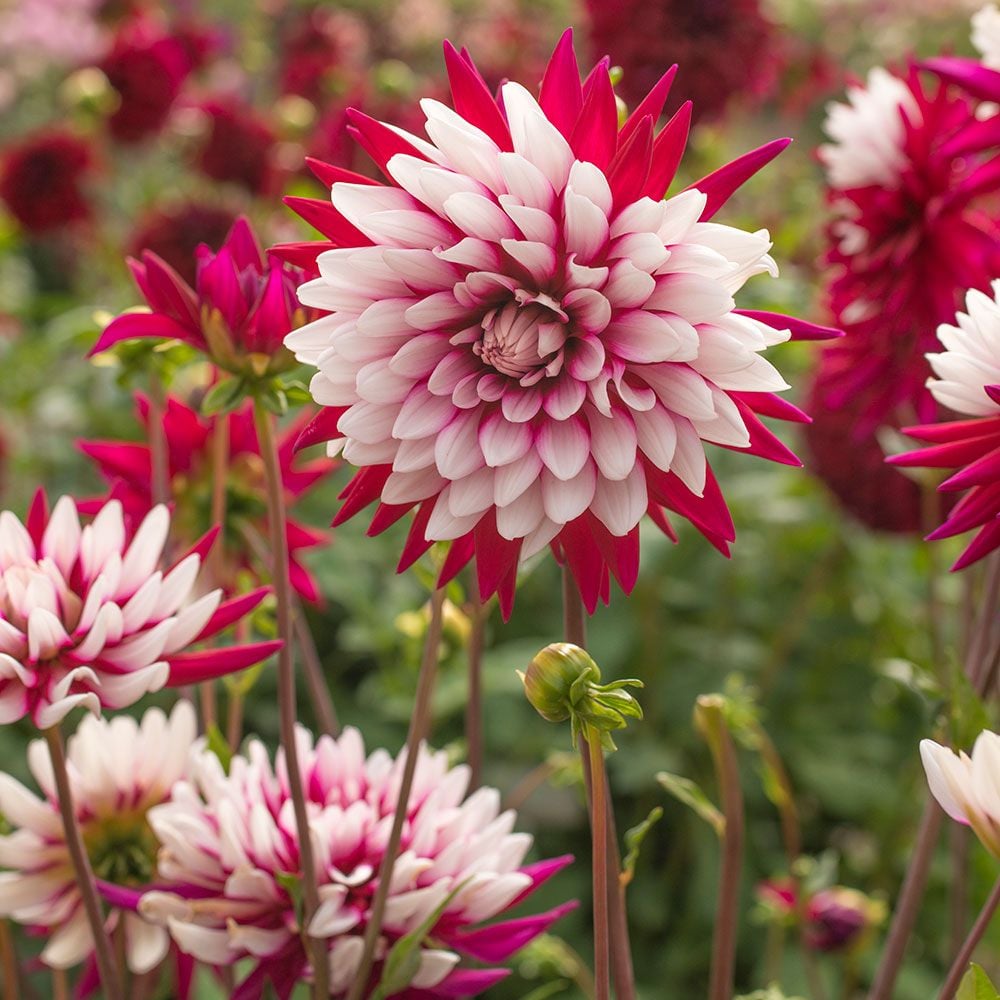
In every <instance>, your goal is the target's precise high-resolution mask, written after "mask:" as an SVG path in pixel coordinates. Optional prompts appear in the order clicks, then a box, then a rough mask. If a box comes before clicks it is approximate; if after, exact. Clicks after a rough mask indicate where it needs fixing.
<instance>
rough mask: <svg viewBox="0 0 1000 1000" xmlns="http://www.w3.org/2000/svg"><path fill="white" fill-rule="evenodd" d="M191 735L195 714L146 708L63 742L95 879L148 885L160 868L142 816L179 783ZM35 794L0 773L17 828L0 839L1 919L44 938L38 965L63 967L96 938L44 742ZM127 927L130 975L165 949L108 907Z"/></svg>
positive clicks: (5, 806)
mask: <svg viewBox="0 0 1000 1000" xmlns="http://www.w3.org/2000/svg"><path fill="white" fill-rule="evenodd" d="M196 736H197V726H196V720H195V714H194V710H193V709H192V707H191V705H190V703H188V702H179V703H178V704H177V705H176V706H175V707H174V709H173V711H172V712H171V713H170V717H169V718H168V717H167V716H165V715H164V714H163V712H162V711H160V709H158V708H151V709H149V710H148V711H147V712H146V713H145V714H144V715H143V717H142V722H141V723H136V721H135V720H134V719H131V718H129V717H128V716H124V715H119V716H116V717H115V718H114V719H112V720H110V721H107V720H104V719H95V718H92V717H90V716H88V717H86V718H84V719H83V720H82V721H81V723H80V726H79V728H78V729H77V731H76V733H75V734H74V735H73V736H71V737H70V739H69V742H68V746H67V767H68V770H69V775H70V781H71V783H72V787H73V807H74V811H75V813H76V819H77V822H78V823H79V826H80V830H81V833H82V835H83V842H84V846H85V848H86V850H87V854H88V857H89V859H90V864H91V868H92V869H93V871H94V875H95V876H96V877H97V879H99V880H100V881H101V882H106V883H113V884H114V885H118V886H126V887H132V888H134V887H146V886H148V885H149V883H150V882H151V881H152V879H153V875H154V872H155V870H156V849H157V843H156V838H155V836H154V835H153V831H152V829H151V828H150V826H149V822H148V820H147V813H148V812H149V810H150V808H151V807H152V806H156V805H159V804H160V803H162V802H166V801H168V800H169V799H170V795H171V791H172V789H173V787H174V785H175V783H176V782H178V781H179V780H180V779H181V778H182V777H184V775H185V773H186V771H187V762H188V757H189V754H190V750H191V744H192V743H193V742H194V740H195V737H196ZM28 765H29V767H30V769H31V773H32V774H33V775H34V778H35V781H36V782H37V783H38V786H39V788H40V789H41V790H42V793H43V796H44V797H43V798H38V797H37V796H35V795H34V794H33V793H32V792H31V791H29V790H28V789H27V788H25V787H24V786H23V785H22V784H21V783H20V782H18V781H16V780H15V779H14V778H12V777H11V776H10V775H9V774H3V773H0V813H2V814H3V816H4V819H5V820H6V821H7V822H8V823H9V824H10V825H11V827H12V828H13V829H12V830H11V832H10V833H7V834H5V835H4V836H0V868H3V869H7V870H6V871H0V914H2V915H3V916H4V917H10V918H12V919H14V920H16V921H18V922H19V923H22V924H25V925H27V926H28V927H29V928H31V930H32V932H33V933H40V934H44V935H45V937H46V938H47V939H48V942H47V944H46V946H45V949H44V950H43V951H42V961H44V962H45V963H46V964H48V965H50V966H52V967H54V968H57V969H65V968H69V967H70V966H73V965H77V964H79V963H80V962H82V961H84V960H85V959H87V958H88V957H89V956H90V955H91V953H92V951H93V946H94V945H93V938H92V937H91V933H90V926H89V924H88V922H87V918H86V914H85V913H84V909H83V901H82V899H81V897H80V891H79V889H78V888H77V884H76V877H75V875H74V871H73V865H72V862H71V859H70V855H69V849H68V847H67V845H66V839H65V832H64V829H63V824H62V819H61V817H60V813H59V800H58V795H57V793H56V789H55V781H54V779H53V776H52V763H51V760H50V758H49V754H48V750H47V748H46V746H45V743H44V741H42V740H36V741H34V742H33V743H31V744H30V745H29V747H28ZM122 920H123V921H124V933H125V954H126V957H127V959H128V965H129V968H130V969H131V971H132V972H134V973H136V974H142V973H145V972H148V971H150V970H151V969H153V968H155V967H156V966H157V965H158V964H159V963H160V961H161V960H162V959H163V957H164V956H165V954H166V952H167V948H168V946H169V937H168V935H167V934H166V932H165V931H164V930H163V929H162V928H160V927H157V926H155V925H153V924H150V923H148V922H147V921H145V920H144V919H143V918H142V917H140V916H139V915H138V914H137V913H132V912H125V913H122V912H119V911H117V910H116V911H112V914H111V916H110V917H109V924H111V925H117V924H118V922H119V921H122Z"/></svg>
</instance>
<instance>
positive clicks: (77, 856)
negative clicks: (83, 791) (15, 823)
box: [45, 725, 125, 1000]
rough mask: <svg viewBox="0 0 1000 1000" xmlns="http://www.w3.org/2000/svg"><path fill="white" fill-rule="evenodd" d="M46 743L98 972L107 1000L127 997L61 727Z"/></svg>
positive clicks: (50, 732) (48, 733)
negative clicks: (80, 819) (79, 816)
mask: <svg viewBox="0 0 1000 1000" xmlns="http://www.w3.org/2000/svg"><path fill="white" fill-rule="evenodd" d="M45 742H46V743H47V744H48V747H49V757H50V758H51V760H52V775H53V777H54V778H55V783H56V796H57V798H58V799H59V813H60V815H61V816H62V821H63V830H64V832H65V834H66V848H67V850H68V851H69V857H70V861H71V862H72V865H73V872H74V874H75V875H76V884H77V887H78V888H79V890H80V897H81V899H82V901H83V910H84V913H86V915H87V923H88V924H89V925H90V933H91V936H92V937H93V939H94V953H95V957H96V958H97V971H98V973H99V975H100V977H101V984H102V985H103V986H104V995H105V997H106V1000H124V996H125V994H124V993H122V987H121V977H120V976H119V974H118V966H117V964H116V963H115V953H114V948H113V946H112V944H111V938H110V937H109V936H108V931H107V928H106V927H105V925H104V914H103V912H102V911H101V901H100V899H99V898H98V895H97V884H96V883H95V881H94V873H93V871H92V870H91V868H90V859H89V858H88V857H87V850H86V848H85V847H84V844H83V835H82V834H81V833H80V826H79V824H78V823H77V821H76V810H75V809H74V808H73V792H72V790H71V789H70V784H69V771H68V770H67V767H66V748H65V746H64V745H63V738H62V731H61V730H60V729H59V727H58V726H57V725H56V726H50V727H49V728H48V729H46V730H45Z"/></svg>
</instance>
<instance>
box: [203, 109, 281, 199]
mask: <svg viewBox="0 0 1000 1000" xmlns="http://www.w3.org/2000/svg"><path fill="white" fill-rule="evenodd" d="M201 110H202V111H203V112H204V113H205V115H207V117H208V119H209V127H208V136H207V138H206V140H205V144H204V145H203V146H202V148H201V150H200V151H199V153H198V157H197V165H198V169H199V170H201V172H202V173H203V174H205V176H206V177H211V178H212V179H213V180H217V181H229V182H231V183H233V184H239V185H241V186H242V187H244V188H246V190H247V191H249V192H250V193H251V194H255V195H268V194H271V193H273V190H274V188H275V187H276V185H277V179H278V169H277V163H276V161H275V146H276V144H277V140H276V138H275V135H274V131H273V129H272V128H271V126H270V125H269V124H268V123H267V121H266V120H265V119H264V118H262V117H261V116H260V115H259V114H258V113H257V112H256V111H255V110H254V109H253V108H252V107H251V106H250V105H247V104H242V103H238V102H236V101H231V100H230V101H211V102H209V103H207V104H204V105H202V108H201Z"/></svg>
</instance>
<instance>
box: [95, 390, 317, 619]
mask: <svg viewBox="0 0 1000 1000" xmlns="http://www.w3.org/2000/svg"><path fill="white" fill-rule="evenodd" d="M136 404H137V410H138V417H139V422H140V423H141V425H142V426H143V427H148V424H149V403H148V401H147V400H146V399H145V398H144V397H142V396H138V397H137V398H136ZM220 419H224V420H226V421H227V424H228V435H227V436H228V442H229V450H228V459H227V464H226V523H225V529H224V532H223V537H222V539H221V541H220V543H219V544H221V545H222V546H223V563H222V566H223V569H224V579H222V580H219V581H217V582H219V583H220V584H222V585H223V586H225V587H226V588H227V589H231V588H232V587H233V586H234V585H235V583H236V580H235V578H236V576H237V574H238V572H239V570H241V569H247V568H250V567H252V566H254V565H256V564H257V563H258V560H257V559H255V558H254V552H253V548H252V546H251V544H250V543H249V542H248V539H247V531H248V530H249V531H251V532H254V533H256V535H257V536H259V537H261V538H266V537H267V530H268V528H267V504H266V502H265V493H266V490H265V484H264V465H263V459H262V458H261V454H260V445H259V443H258V441H257V432H256V429H255V428H254V421H253V411H252V406H251V405H250V404H247V405H244V406H243V408H242V409H239V410H237V411H235V412H233V413H230V414H229V415H228V416H227V417H215V418H204V417H202V416H200V415H199V414H198V412H197V411H196V410H193V409H191V408H190V407H188V406H185V405H184V403H183V402H181V400H179V399H175V398H169V399H168V400H167V405H166V408H165V412H164V415H163V431H164V434H165V436H166V440H167V464H168V471H169V481H170V492H171V496H172V498H173V503H174V514H173V523H174V529H175V531H179V532H181V533H182V535H183V537H186V538H190V539H194V538H198V537H200V536H201V535H202V534H204V532H206V531H207V530H208V529H209V528H210V527H211V522H210V519H211V497H212V438H213V433H214V428H215V422H216V420H220ZM306 420H308V417H303V418H301V419H300V420H299V421H297V422H296V423H295V424H293V425H292V426H290V427H289V428H288V429H287V430H286V431H284V433H283V434H282V436H281V438H280V440H279V442H278V455H279V460H280V462H281V480H282V482H283V483H284V486H285V499H286V502H287V504H288V505H289V507H291V506H292V505H293V504H294V503H295V501H296V500H298V499H300V498H301V497H302V496H304V495H305V494H306V493H307V492H309V490H311V489H312V488H313V487H314V486H315V485H316V484H317V483H318V482H319V481H320V480H321V479H322V478H323V477H325V476H327V475H328V474H329V473H330V472H332V471H333V469H334V468H336V463H335V462H333V461H331V460H330V459H326V458H321V459H315V460H313V461H308V462H307V461H302V460H301V459H299V460H297V459H296V456H295V441H296V438H297V437H298V434H299V432H300V431H301V430H302V428H303V425H304V422H305V421H306ZM79 446H80V448H81V450H82V451H83V452H84V453H85V454H86V455H88V456H89V457H90V458H92V459H93V460H94V462H95V463H96V464H97V466H98V468H99V469H100V471H101V475H102V476H103V477H104V478H105V479H106V480H107V482H108V485H109V486H110V488H111V493H112V495H113V496H115V497H117V498H118V499H119V500H120V501H121V502H122V505H123V507H124V509H125V513H126V515H127V517H128V518H130V519H131V520H132V521H133V522H135V523H138V522H139V521H140V520H141V519H142V518H143V517H145V516H146V514H147V513H148V512H149V510H150V509H151V508H152V507H153V505H154V504H153V496H152V492H151V481H152V464H151V459H150V450H149V445H148V444H147V443H145V442H144V441H143V442H137V441H81V442H80V445H79ZM89 506H90V505H89V504H82V505H81V507H82V508H84V509H87V508H88V507H89ZM325 541H326V535H324V534H323V533H322V532H318V531H315V530H314V529H312V528H310V527H309V526H308V525H305V524H303V523H302V522H300V521H296V520H294V519H293V518H289V520H288V549H289V558H290V564H291V565H290V569H291V580H292V586H294V587H295V589H296V590H297V591H298V592H299V594H300V595H301V596H302V597H303V598H304V599H305V600H307V601H312V602H316V601H318V600H319V599H320V593H319V587H318V584H317V582H316V579H315V578H314V577H313V575H312V574H311V573H310V572H309V569H308V568H307V567H306V566H305V564H304V563H303V562H302V560H301V556H302V553H303V552H305V551H307V550H308V549H312V548H314V547H316V546H317V545H320V544H322V543H323V542H325ZM215 568H216V569H218V568H219V567H218V565H217V564H216V565H215Z"/></svg>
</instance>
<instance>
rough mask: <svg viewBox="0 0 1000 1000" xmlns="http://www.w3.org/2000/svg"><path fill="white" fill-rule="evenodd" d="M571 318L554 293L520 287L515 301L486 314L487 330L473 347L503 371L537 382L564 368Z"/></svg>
mask: <svg viewBox="0 0 1000 1000" xmlns="http://www.w3.org/2000/svg"><path fill="white" fill-rule="evenodd" d="M568 320H569V317H568V316H567V314H566V313H565V311H564V310H563V309H562V307H561V306H560V305H559V303H558V302H557V301H556V300H555V299H553V298H552V297H551V296H549V295H546V294H545V293H544V292H539V293H537V294H532V293H530V292H526V291H524V290H523V289H518V291H517V292H515V294H514V298H513V300H512V301H510V302H507V303H506V305H503V306H498V307H497V308H496V309H491V310H490V311H489V312H488V313H487V314H486V315H485V316H484V317H483V319H482V324H481V325H482V328H483V333H482V336H481V337H480V339H479V341H478V342H477V343H476V344H474V345H473V347H472V350H473V351H474V353H475V354H476V355H478V357H480V358H482V360H483V362H484V363H485V364H487V365H489V366H490V367H491V368H495V369H496V370H497V371H498V372H500V373H501V374H503V375H509V376H510V377H511V378H516V379H517V380H518V381H519V382H520V383H521V385H525V386H528V385H534V384H535V383H536V382H538V381H540V380H541V379H542V378H544V377H545V376H546V375H549V376H552V375H557V374H558V373H559V371H560V370H561V369H562V365H563V348H564V346H565V343H566V336H567V332H568V331H567V321H568Z"/></svg>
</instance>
